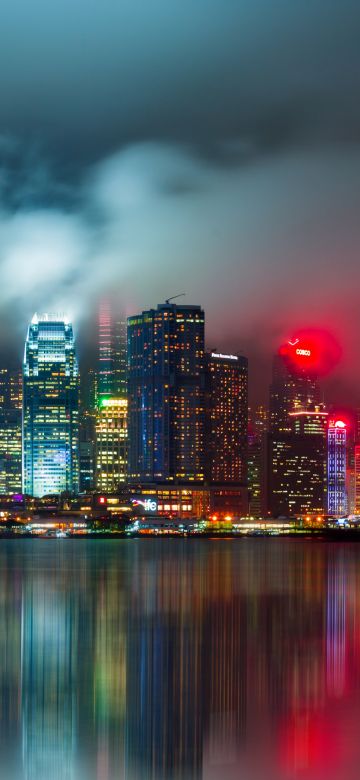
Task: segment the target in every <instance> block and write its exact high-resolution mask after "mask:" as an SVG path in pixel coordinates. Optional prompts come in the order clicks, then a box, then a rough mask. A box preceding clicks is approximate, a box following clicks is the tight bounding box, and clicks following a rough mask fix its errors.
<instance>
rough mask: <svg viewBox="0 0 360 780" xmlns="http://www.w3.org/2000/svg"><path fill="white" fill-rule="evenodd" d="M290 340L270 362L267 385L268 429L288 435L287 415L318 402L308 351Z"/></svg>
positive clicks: (314, 377)
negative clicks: (270, 368) (308, 362)
mask: <svg viewBox="0 0 360 780" xmlns="http://www.w3.org/2000/svg"><path fill="white" fill-rule="evenodd" d="M298 343H300V342H296V340H295V343H293V342H292V341H289V342H288V343H287V344H285V345H283V346H282V347H280V349H279V352H278V353H277V354H276V355H275V357H274V359H273V368H272V381H271V385H270V404H269V418H270V419H269V423H270V425H269V429H270V432H271V433H290V432H291V421H290V419H289V413H290V412H293V411H295V410H296V409H303V410H305V409H306V408H307V407H309V408H311V407H312V406H314V405H317V404H319V403H320V388H319V385H318V381H317V376H316V372H315V371H314V366H313V365H312V364H311V367H310V366H308V364H307V361H308V360H311V355H308V354H305V355H303V354H301V355H298V354H297V353H298V352H301V353H303V352H306V353H307V352H310V350H307V349H304V348H302V347H299V346H298Z"/></svg>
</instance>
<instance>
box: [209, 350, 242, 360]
mask: <svg viewBox="0 0 360 780" xmlns="http://www.w3.org/2000/svg"><path fill="white" fill-rule="evenodd" d="M211 357H214V358H221V359H222V360H238V356H237V355H223V353H222V352H212V353H211Z"/></svg>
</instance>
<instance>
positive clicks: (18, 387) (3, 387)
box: [0, 368, 22, 494]
mask: <svg viewBox="0 0 360 780" xmlns="http://www.w3.org/2000/svg"><path fill="white" fill-rule="evenodd" d="M20 379H21V374H20V376H19V372H17V371H11V370H9V369H7V368H3V369H1V370H0V493H1V494H9V493H19V492H20V491H21V468H22V454H21V453H22V447H21V396H22V383H21V382H20Z"/></svg>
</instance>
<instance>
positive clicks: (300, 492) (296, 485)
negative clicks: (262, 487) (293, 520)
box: [268, 406, 328, 517]
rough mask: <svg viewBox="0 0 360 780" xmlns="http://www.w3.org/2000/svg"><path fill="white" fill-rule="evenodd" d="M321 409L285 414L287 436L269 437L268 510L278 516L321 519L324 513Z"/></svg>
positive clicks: (323, 412) (323, 421)
mask: <svg viewBox="0 0 360 780" xmlns="http://www.w3.org/2000/svg"><path fill="white" fill-rule="evenodd" d="M327 416H328V414H327V412H326V410H325V409H324V408H323V407H322V406H318V407H314V408H313V409H309V408H307V409H305V410H304V409H297V410H296V411H294V412H291V413H290V414H289V424H290V426H291V430H290V432H280V433H270V434H269V436H268V447H269V456H268V459H269V463H270V464H271V468H270V469H269V474H268V508H269V511H270V512H271V514H272V515H273V516H274V517H277V516H279V515H286V516H289V515H290V516H292V515H308V514H316V515H323V514H324V512H325V509H326V423H327Z"/></svg>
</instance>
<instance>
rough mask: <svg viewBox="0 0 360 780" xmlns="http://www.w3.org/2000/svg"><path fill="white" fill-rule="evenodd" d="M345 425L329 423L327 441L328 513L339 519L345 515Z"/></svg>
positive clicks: (336, 421)
mask: <svg viewBox="0 0 360 780" xmlns="http://www.w3.org/2000/svg"><path fill="white" fill-rule="evenodd" d="M346 440H347V425H346V423H345V422H344V421H343V420H339V419H337V418H332V419H331V420H330V421H329V426H328V432H327V441H328V458H327V462H328V513H329V515H332V516H333V517H341V516H342V515H344V514H346V513H347V495H346Z"/></svg>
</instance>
